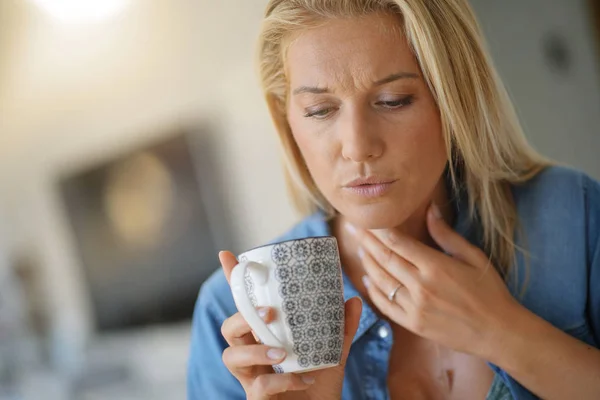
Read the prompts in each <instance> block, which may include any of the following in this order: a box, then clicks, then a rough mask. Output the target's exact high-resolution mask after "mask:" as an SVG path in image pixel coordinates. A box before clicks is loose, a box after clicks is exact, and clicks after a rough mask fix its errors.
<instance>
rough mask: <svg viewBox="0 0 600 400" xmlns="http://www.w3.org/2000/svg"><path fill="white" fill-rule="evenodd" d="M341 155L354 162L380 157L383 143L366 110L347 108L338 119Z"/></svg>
mask: <svg viewBox="0 0 600 400" xmlns="http://www.w3.org/2000/svg"><path fill="white" fill-rule="evenodd" d="M339 123H340V127H339V128H340V132H341V134H340V137H341V147H342V157H343V158H344V159H346V160H350V161H354V162H366V161H372V160H374V159H376V158H379V157H381V155H382V154H383V150H384V143H383V140H382V138H381V137H380V135H379V132H378V131H377V126H376V124H375V123H374V121H371V122H370V121H369V115H368V112H364V111H361V110H359V109H357V108H352V109H347V110H346V113H345V115H343V116H342V117H341V118H340V120H339Z"/></svg>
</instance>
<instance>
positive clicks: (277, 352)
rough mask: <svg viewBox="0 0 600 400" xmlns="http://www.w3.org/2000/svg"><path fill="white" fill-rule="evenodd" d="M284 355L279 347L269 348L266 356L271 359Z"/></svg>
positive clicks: (277, 358)
mask: <svg viewBox="0 0 600 400" xmlns="http://www.w3.org/2000/svg"><path fill="white" fill-rule="evenodd" d="M284 356H285V351H283V350H281V349H269V350H268V351H267V357H269V358H270V359H271V360H280V359H282V358H283V357H284Z"/></svg>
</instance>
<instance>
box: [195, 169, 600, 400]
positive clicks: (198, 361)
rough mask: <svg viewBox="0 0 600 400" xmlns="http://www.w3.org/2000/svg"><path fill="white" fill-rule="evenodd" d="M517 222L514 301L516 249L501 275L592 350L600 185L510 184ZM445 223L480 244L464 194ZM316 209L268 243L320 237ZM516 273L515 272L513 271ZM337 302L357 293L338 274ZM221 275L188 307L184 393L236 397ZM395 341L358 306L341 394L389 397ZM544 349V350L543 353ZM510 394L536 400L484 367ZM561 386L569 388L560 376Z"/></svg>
mask: <svg viewBox="0 0 600 400" xmlns="http://www.w3.org/2000/svg"><path fill="white" fill-rule="evenodd" d="M512 191H513V196H514V200H515V203H516V206H517V210H518V215H519V219H520V229H519V230H518V232H517V233H516V234H515V239H516V242H517V245H519V246H521V247H524V248H526V249H527V251H528V252H529V254H530V258H529V260H528V262H527V264H528V267H529V271H530V273H529V279H528V283H527V285H528V288H527V291H526V292H525V294H524V296H522V297H520V296H519V295H520V292H519V290H520V288H521V287H520V285H519V287H517V284H516V283H515V279H514V278H515V277H517V278H518V279H517V280H516V282H520V283H523V281H524V280H525V278H526V277H525V275H526V273H525V270H526V265H525V264H526V263H525V260H524V258H523V256H522V255H521V254H519V255H518V257H517V261H516V263H515V265H514V268H513V269H512V271H513V274H512V277H510V276H509V278H510V279H508V280H507V285H508V287H509V290H510V291H511V293H512V294H513V296H514V297H515V298H517V299H518V300H519V301H520V302H521V304H522V305H523V306H525V307H526V308H528V309H529V310H531V311H532V312H534V313H535V314H537V315H539V316H540V317H542V318H544V319H545V320H547V321H548V322H550V323H551V324H553V325H554V326H555V327H557V328H559V329H561V330H563V331H565V332H566V333H568V334H569V335H571V336H573V337H575V338H577V339H579V340H581V341H584V342H586V343H588V344H590V345H592V346H594V347H596V348H597V347H598V345H599V344H600V246H599V240H600V239H599V238H600V184H599V183H598V182H596V181H594V180H592V179H591V178H589V177H588V176H587V175H585V174H583V173H581V172H578V171H574V170H571V169H568V168H564V167H550V168H547V169H546V170H544V171H543V172H541V173H540V174H538V175H537V176H536V177H535V178H533V179H532V180H530V181H529V182H527V183H524V184H521V185H514V186H513V187H512ZM455 206H456V211H457V218H456V222H455V224H454V229H455V230H456V231H457V232H459V233H460V234H461V235H463V236H464V237H466V238H467V239H468V240H469V241H470V242H471V243H473V244H475V245H477V246H479V247H481V231H480V227H479V226H476V224H474V223H473V222H471V221H469V219H468V216H467V209H466V199H465V198H464V196H462V198H460V199H459V200H457V201H456V202H455ZM329 234H330V232H329V228H328V225H327V223H326V222H325V221H324V219H323V217H322V215H320V214H315V215H313V216H310V217H308V218H306V219H305V220H303V221H302V222H301V223H300V224H298V225H297V226H295V227H294V228H293V229H292V230H291V231H289V232H288V233H287V234H285V235H284V236H282V237H280V238H278V239H277V241H280V240H287V239H293V238H301V237H310V236H323V235H329ZM515 274H517V275H516V276H515ZM344 291H345V293H344V296H345V297H346V299H348V298H351V297H353V296H358V295H359V294H358V292H357V290H356V289H355V288H354V286H353V285H352V283H351V282H350V280H349V279H348V278H347V277H346V276H344ZM236 312H237V310H236V307H235V304H234V302H233V298H232V296H231V292H230V289H229V286H228V284H227V281H226V280H225V276H224V274H223V272H222V271H221V270H220V269H219V270H218V271H216V272H215V273H214V274H213V275H212V277H211V278H210V279H209V280H207V281H206V282H205V283H204V285H202V288H201V290H200V295H199V298H198V302H197V305H196V310H195V313H194V319H193V327H192V338H191V353H190V359H189V365H188V399H190V400H200V399H202V400H204V399H206V400H220V399H226V400H237V399H240V400H241V399H245V394H244V391H243V389H242V387H241V385H240V383H239V382H238V381H237V380H236V379H235V378H234V377H233V376H232V375H231V374H230V373H229V371H228V370H227V369H226V368H225V366H224V364H223V362H222V360H221V354H222V352H223V350H224V349H225V348H226V347H227V343H226V342H225V340H224V339H223V337H222V336H221V333H220V328H221V324H222V323H223V321H224V320H225V319H226V318H228V317H229V316H231V315H233V314H234V313H236ZM393 341H394V338H393V336H392V329H391V327H390V325H389V323H388V322H386V321H384V320H382V319H380V318H378V317H377V315H376V314H375V312H373V310H372V309H371V308H370V307H369V306H368V305H367V303H364V307H363V311H362V314H361V318H360V324H359V327H358V332H357V333H356V336H355V338H354V341H353V344H352V347H351V350H350V355H349V358H348V362H347V365H346V375H345V380H344V387H343V395H342V398H343V399H344V400H367V399H372V400H376V399H388V398H389V394H388V390H387V375H388V360H389V357H390V350H391V348H392V343H393ZM548 350H549V351H551V349H548ZM488 365H489V366H490V367H491V368H492V369H493V370H494V371H495V373H496V378H500V379H501V380H502V381H503V383H504V384H505V385H506V386H507V387H508V388H509V389H510V392H511V394H512V397H513V398H514V399H517V400H530V399H537V398H538V397H537V396H535V395H534V394H533V393H531V392H530V391H528V390H527V389H526V388H525V387H523V386H521V385H520V384H519V383H518V382H517V381H515V380H514V379H512V378H511V377H510V376H509V375H508V374H507V373H506V372H505V371H503V370H501V369H500V368H498V367H497V366H495V365H493V364H491V363H488ZM565 384H569V383H568V382H565Z"/></svg>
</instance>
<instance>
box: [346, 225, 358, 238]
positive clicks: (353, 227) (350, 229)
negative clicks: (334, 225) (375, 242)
mask: <svg viewBox="0 0 600 400" xmlns="http://www.w3.org/2000/svg"><path fill="white" fill-rule="evenodd" d="M345 227H346V230H347V231H348V232H350V234H352V235H354V234H355V233H356V227H355V226H354V225H352V224H351V223H350V222H346V224H345Z"/></svg>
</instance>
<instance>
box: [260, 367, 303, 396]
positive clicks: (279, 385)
mask: <svg viewBox="0 0 600 400" xmlns="http://www.w3.org/2000/svg"><path fill="white" fill-rule="evenodd" d="M312 383H314V378H313V377H312V376H311V375H306V374H293V373H287V374H265V375H260V376H258V377H257V378H256V379H255V380H254V382H253V383H252V392H253V393H257V394H258V396H259V397H258V398H262V397H261V396H275V395H276V394H279V393H284V392H290V391H298V390H306V389H308V388H309V387H310V385H311V384H312Z"/></svg>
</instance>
